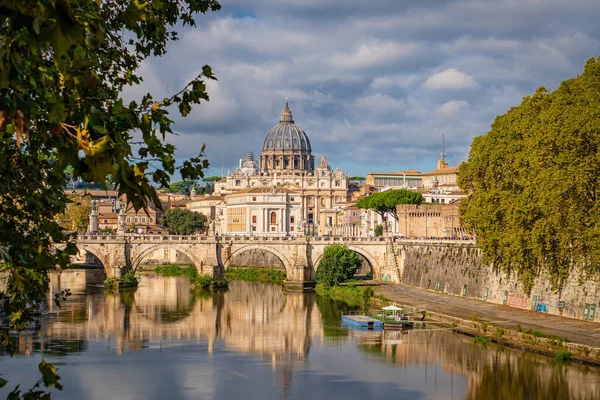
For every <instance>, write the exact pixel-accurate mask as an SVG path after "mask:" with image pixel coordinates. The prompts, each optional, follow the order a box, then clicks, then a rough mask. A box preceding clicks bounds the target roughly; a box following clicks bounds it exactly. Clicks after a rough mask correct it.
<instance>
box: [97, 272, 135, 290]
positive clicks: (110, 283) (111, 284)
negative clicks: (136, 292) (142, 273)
mask: <svg viewBox="0 0 600 400" xmlns="http://www.w3.org/2000/svg"><path fill="white" fill-rule="evenodd" d="M139 283H140V277H138V276H136V275H135V273H134V272H133V271H132V270H129V271H127V272H126V273H125V275H123V276H121V277H118V278H117V277H111V278H106V279H105V280H104V289H106V290H108V291H114V290H117V289H124V288H134V287H137V286H138V285H139Z"/></svg>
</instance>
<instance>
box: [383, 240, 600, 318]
mask: <svg viewBox="0 0 600 400" xmlns="http://www.w3.org/2000/svg"><path fill="white" fill-rule="evenodd" d="M395 251H396V255H397V260H398V264H399V265H398V268H399V271H400V274H401V280H402V283H405V284H407V285H412V286H418V287H422V288H426V289H430V290H436V291H440V292H446V293H449V294H453V295H456V296H466V297H472V298H476V299H480V300H485V301H489V302H493V303H498V304H506V305H509V306H513V307H518V308H523V309H532V310H537V311H539V312H543V313H549V314H556V315H563V316H567V317H571V318H580V319H593V320H596V321H600V315H598V313H600V282H599V278H598V277H595V278H594V277H585V276H582V275H581V274H579V273H578V272H574V273H572V274H571V276H570V277H569V279H568V280H567V282H565V284H564V286H563V287H562V289H561V290H558V291H553V290H552V287H551V285H550V283H549V281H548V279H546V278H544V277H541V278H538V279H537V280H536V282H535V285H534V287H533V289H532V291H531V294H529V295H527V294H526V293H525V292H524V290H523V285H522V284H521V283H520V282H518V279H517V277H516V275H515V274H512V275H511V276H508V277H507V275H506V274H505V273H503V272H496V271H494V270H493V268H492V267H490V266H488V265H485V264H483V262H482V254H481V250H480V249H478V248H477V247H476V246H475V245H473V244H466V243H456V244H421V245H420V244H415V243H411V244H407V245H398V246H397V247H396V248H395Z"/></svg>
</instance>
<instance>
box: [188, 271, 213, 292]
mask: <svg viewBox="0 0 600 400" xmlns="http://www.w3.org/2000/svg"><path fill="white" fill-rule="evenodd" d="M191 283H192V284H193V285H194V286H197V287H200V288H203V289H208V288H210V287H211V286H212V284H213V278H212V276H210V275H209V274H202V275H197V276H196V277H194V279H192V280H191Z"/></svg>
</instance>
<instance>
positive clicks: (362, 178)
mask: <svg viewBox="0 0 600 400" xmlns="http://www.w3.org/2000/svg"><path fill="white" fill-rule="evenodd" d="M348 179H350V180H351V181H355V182H364V181H365V177H364V176H351V177H350V178H348Z"/></svg>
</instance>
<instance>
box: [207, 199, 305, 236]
mask: <svg viewBox="0 0 600 400" xmlns="http://www.w3.org/2000/svg"><path fill="white" fill-rule="evenodd" d="M215 221H216V223H217V224H218V226H216V227H215V232H216V233H217V234H231V235H244V236H246V235H261V236H295V235H299V234H300V235H301V234H303V231H302V197H301V195H300V193H297V192H293V191H290V190H286V189H277V188H273V189H267V188H253V189H245V190H241V191H238V192H234V193H230V194H228V195H226V196H225V203H224V204H221V205H219V206H218V209H217V215H216V218H215Z"/></svg>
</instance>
